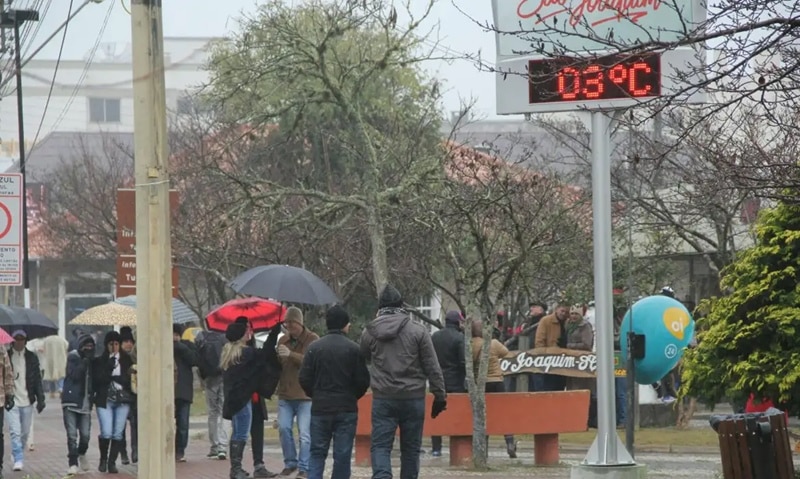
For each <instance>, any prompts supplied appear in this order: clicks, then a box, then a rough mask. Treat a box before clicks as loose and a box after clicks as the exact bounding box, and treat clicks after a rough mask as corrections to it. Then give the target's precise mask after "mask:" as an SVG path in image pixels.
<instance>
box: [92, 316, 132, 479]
mask: <svg viewBox="0 0 800 479" xmlns="http://www.w3.org/2000/svg"><path fill="white" fill-rule="evenodd" d="M120 342H121V341H120V336H119V333H118V332H116V331H109V332H108V333H106V337H105V340H104V343H105V347H104V348H103V354H101V355H100V356H98V357H96V358H95V359H94V361H93V363H92V392H93V394H94V405H95V407H96V408H97V421H98V422H99V423H100V436H99V437H98V439H97V441H98V446H99V447H100V465H99V466H98V468H97V470H98V471H100V472H110V473H117V472H118V470H117V465H116V461H117V456H118V455H119V453H120V451H121V449H122V431H123V430H124V429H125V423H126V422H127V420H128V413H129V412H130V407H131V402H132V401H133V400H134V399H133V394H132V392H131V367H132V366H133V360H132V359H131V357H130V355H128V353H126V352H125V351H123V350H122V349H121V347H120Z"/></svg>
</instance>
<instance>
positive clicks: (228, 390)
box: [220, 318, 280, 479]
mask: <svg viewBox="0 0 800 479" xmlns="http://www.w3.org/2000/svg"><path fill="white" fill-rule="evenodd" d="M240 319H242V321H240V320H239V319H237V321H236V322H235V323H233V324H230V325H228V328H227V330H226V331H225V337H226V338H227V340H228V343H227V344H225V346H224V347H223V348H222V355H221V358H220V367H221V368H222V370H223V376H222V381H223V388H224V390H225V402H224V403H223V406H222V417H223V418H225V419H229V420H230V421H231V425H232V426H233V431H232V433H231V439H230V461H231V471H230V479H246V478H248V477H249V475H248V473H246V472H245V471H244V469H242V455H243V454H244V449H245V446H246V445H247V435H248V434H249V433H250V426H251V423H252V420H253V409H252V407H253V403H252V397H253V394H255V393H257V392H259V391H260V392H269V391H265V389H266V388H264V384H265V382H266V380H267V373H268V371H270V370H272V369H273V368H274V365H275V364H279V363H278V359H277V353H276V352H275V344H276V343H277V341H278V333H279V332H280V325H278V326H276V327H275V328H273V329H272V331H270V335H269V337H268V339H267V341H265V342H264V346H263V347H262V348H261V349H258V350H257V349H255V348H253V347H250V346H247V342H248V341H249V340H250V338H251V336H252V330H249V328H248V321H247V320H246V318H240ZM271 376H273V375H271V374H270V377H271ZM276 387H277V382H276V383H275V384H273V385H271V392H274V390H275V388H276ZM270 395H271V393H270Z"/></svg>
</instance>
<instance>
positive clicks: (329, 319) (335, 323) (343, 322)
mask: <svg viewBox="0 0 800 479" xmlns="http://www.w3.org/2000/svg"><path fill="white" fill-rule="evenodd" d="M348 324H350V315H349V314H347V310H345V309H344V308H343V307H341V306H340V305H338V304H334V305H333V306H331V307H330V308H328V310H327V311H325V326H326V327H327V328H328V331H334V330H340V329H344V328H345V327H346V326H347V325H348Z"/></svg>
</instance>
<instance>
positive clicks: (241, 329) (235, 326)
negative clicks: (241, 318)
mask: <svg viewBox="0 0 800 479" xmlns="http://www.w3.org/2000/svg"><path fill="white" fill-rule="evenodd" d="M246 332H247V325H246V324H242V323H231V324H229V325H228V328H227V329H226V330H225V339H227V340H228V341H230V342H232V343H235V342H236V341H238V340H240V339H242V338H243V337H244V335H245V333H246Z"/></svg>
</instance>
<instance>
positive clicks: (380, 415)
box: [370, 398, 425, 479]
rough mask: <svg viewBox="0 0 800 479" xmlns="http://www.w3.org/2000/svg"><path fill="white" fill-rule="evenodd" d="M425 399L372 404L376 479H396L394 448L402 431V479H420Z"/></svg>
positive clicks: (380, 401) (375, 401) (382, 401)
mask: <svg viewBox="0 0 800 479" xmlns="http://www.w3.org/2000/svg"><path fill="white" fill-rule="evenodd" d="M424 424H425V398H418V399H386V398H374V399H373V400H372V445H371V447H370V456H371V459H372V479H392V458H391V456H392V447H393V445H394V437H395V433H396V432H397V428H398V427H399V428H400V479H417V478H418V477H419V451H420V449H421V447H422V426H423V425H424Z"/></svg>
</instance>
